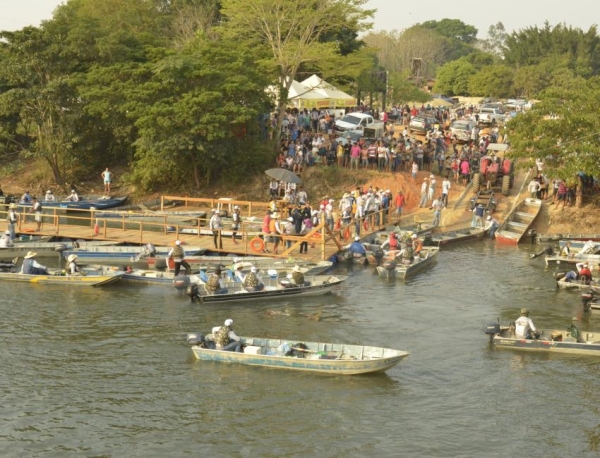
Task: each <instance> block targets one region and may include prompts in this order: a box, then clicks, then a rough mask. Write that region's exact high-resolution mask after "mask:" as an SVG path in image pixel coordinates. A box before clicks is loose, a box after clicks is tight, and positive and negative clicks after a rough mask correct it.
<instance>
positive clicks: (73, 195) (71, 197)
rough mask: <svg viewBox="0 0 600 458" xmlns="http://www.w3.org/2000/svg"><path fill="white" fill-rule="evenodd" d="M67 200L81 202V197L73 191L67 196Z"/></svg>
mask: <svg viewBox="0 0 600 458" xmlns="http://www.w3.org/2000/svg"><path fill="white" fill-rule="evenodd" d="M66 200H67V201H69V202H79V196H78V195H77V193H76V192H75V190H74V189H71V194H69V195H68V196H67V199H66Z"/></svg>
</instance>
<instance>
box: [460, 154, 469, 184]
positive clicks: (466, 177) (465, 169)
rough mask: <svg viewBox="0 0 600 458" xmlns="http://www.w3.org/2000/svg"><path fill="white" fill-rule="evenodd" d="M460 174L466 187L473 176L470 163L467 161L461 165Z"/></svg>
mask: <svg viewBox="0 0 600 458" xmlns="http://www.w3.org/2000/svg"><path fill="white" fill-rule="evenodd" d="M460 174H461V175H462V179H463V185H464V186H466V185H467V183H468V182H469V175H470V174H471V167H470V166H469V161H467V160H466V159H465V160H463V161H462V162H461V163H460Z"/></svg>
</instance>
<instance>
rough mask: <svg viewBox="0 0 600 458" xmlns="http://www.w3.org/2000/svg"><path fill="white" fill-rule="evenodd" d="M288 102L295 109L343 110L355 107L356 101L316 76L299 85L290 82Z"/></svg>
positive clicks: (295, 82)
mask: <svg viewBox="0 0 600 458" xmlns="http://www.w3.org/2000/svg"><path fill="white" fill-rule="evenodd" d="M288 100H289V101H290V102H292V103H293V104H294V106H295V107H296V108H323V109H325V108H345V107H354V106H356V99H355V98H354V97H352V96H350V95H348V94H346V93H345V92H343V91H340V90H339V89H337V88H335V87H333V86H332V85H331V84H329V83H326V82H325V81H323V80H322V79H321V78H319V77H318V76H317V75H313V76H311V77H310V78H307V79H305V80H304V81H302V82H301V83H299V82H297V81H293V82H292V87H291V88H290V91H289V95H288Z"/></svg>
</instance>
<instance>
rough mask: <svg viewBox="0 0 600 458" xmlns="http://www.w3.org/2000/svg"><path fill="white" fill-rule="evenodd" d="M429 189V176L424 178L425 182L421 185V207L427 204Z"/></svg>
mask: <svg viewBox="0 0 600 458" xmlns="http://www.w3.org/2000/svg"><path fill="white" fill-rule="evenodd" d="M428 190H429V185H428V183H427V178H425V179H424V180H423V184H422V185H421V201H420V202H419V208H422V207H425V206H427V193H428Z"/></svg>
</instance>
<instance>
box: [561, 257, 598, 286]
mask: <svg viewBox="0 0 600 458" xmlns="http://www.w3.org/2000/svg"><path fill="white" fill-rule="evenodd" d="M575 267H576V268H577V271H574V270H570V271H569V272H567V273H566V274H565V276H564V277H563V278H561V280H560V281H563V282H566V283H572V282H576V281H577V280H580V279H581V280H585V283H586V284H587V283H589V282H590V281H592V272H591V270H590V267H589V265H588V263H587V262H578V263H577V264H575Z"/></svg>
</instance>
